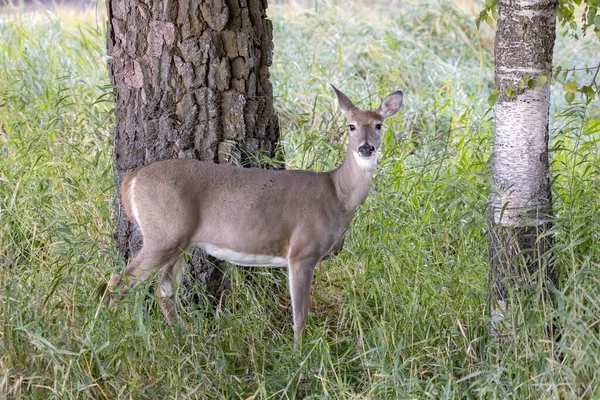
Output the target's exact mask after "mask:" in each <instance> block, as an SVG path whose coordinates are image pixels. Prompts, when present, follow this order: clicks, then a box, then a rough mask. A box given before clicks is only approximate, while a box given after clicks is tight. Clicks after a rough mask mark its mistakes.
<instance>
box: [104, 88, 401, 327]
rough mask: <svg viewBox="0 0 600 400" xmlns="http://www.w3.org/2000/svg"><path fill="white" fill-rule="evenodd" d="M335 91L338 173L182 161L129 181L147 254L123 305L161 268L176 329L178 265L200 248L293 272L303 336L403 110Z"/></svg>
mask: <svg viewBox="0 0 600 400" xmlns="http://www.w3.org/2000/svg"><path fill="white" fill-rule="evenodd" d="M333 89H334V91H335V94H336V95H337V99H338V102H339V105H340V108H341V110H342V112H343V113H344V115H345V116H346V119H347V120H348V127H349V132H350V134H349V140H348V151H347V154H346V158H345V160H344V163H343V164H342V165H341V166H340V167H339V168H337V169H334V170H333V171H329V172H310V171H273V170H263V169H247V168H239V167H234V166H230V165H219V164H213V163H210V162H201V161H195V160H189V159H176V160H165V161H158V162H155V163H152V164H149V165H146V166H144V167H141V168H138V169H137V170H135V171H133V172H132V173H131V174H129V175H128V176H127V177H126V178H125V179H124V180H123V183H122V184H121V196H122V200H123V205H124V206H125V211H126V213H127V216H128V217H129V219H130V220H133V221H135V222H136V223H137V224H138V226H139V229H140V231H141V233H142V237H143V247H142V249H141V250H140V251H139V253H138V254H137V255H136V256H135V257H134V258H132V259H131V260H130V262H129V265H128V266H127V268H126V270H125V272H124V274H125V275H127V276H128V280H129V282H128V285H127V287H125V288H124V289H123V290H122V291H121V293H120V297H121V298H122V296H123V295H124V294H125V292H126V291H127V290H129V289H133V288H135V287H136V286H137V285H138V284H140V283H141V282H142V281H144V280H145V279H147V278H148V277H149V275H150V274H151V272H152V271H155V270H158V269H160V268H163V271H162V277H161V279H160V282H159V284H158V287H157V290H156V292H157V294H158V296H159V297H160V304H161V309H162V311H163V313H164V316H165V319H166V320H167V322H169V323H170V322H171V321H172V320H173V318H174V317H175V315H176V313H177V308H176V296H175V295H176V287H175V285H176V278H177V269H178V262H179V258H180V256H181V254H182V251H185V250H187V249H188V248H190V247H194V246H198V247H201V248H202V249H204V251H205V252H206V253H208V254H210V255H212V256H214V257H217V258H220V259H222V260H226V261H229V262H230V263H233V264H238V265H243V266H270V267H284V266H287V267H288V273H289V287H290V293H291V297H292V312H293V318H294V332H295V335H296V338H298V337H299V336H301V333H302V331H303V329H304V327H305V325H306V319H307V314H308V304H309V292H310V283H311V280H312V277H313V271H314V268H315V266H316V265H317V263H318V262H319V261H320V260H321V258H323V256H325V255H326V254H327V253H328V252H330V251H331V250H332V249H334V248H335V247H337V246H338V245H339V241H340V240H341V236H342V234H343V233H344V231H345V230H346V229H347V228H348V226H349V225H350V222H351V221H352V217H353V216H354V213H355V212H356V209H357V208H358V206H360V205H361V204H362V203H363V202H364V201H365V199H366V198H367V196H368V194H369V190H370V188H371V180H372V179H373V172H374V170H375V167H376V165H377V151H378V149H379V145H380V141H381V129H382V123H383V121H384V120H385V119H386V118H390V117H392V116H394V115H395V114H396V113H397V112H398V111H399V110H400V107H401V106H402V92H400V91H398V92H394V93H392V94H390V95H389V96H387V97H386V98H385V99H384V100H383V102H382V104H381V106H380V107H379V109H377V110H376V111H363V110H360V109H358V108H357V107H356V106H354V104H352V102H351V101H350V100H349V99H348V97H346V95H344V94H343V93H342V92H340V91H339V90H337V89H336V88H335V87H334V88H333ZM119 281H120V276H119V275H118V274H115V275H113V276H111V279H110V282H109V284H108V286H109V289H111V290H114V289H115V288H116V287H117V285H118V284H119ZM114 306H115V302H114V301H112V300H111V307H114Z"/></svg>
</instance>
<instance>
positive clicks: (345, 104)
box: [331, 85, 356, 116]
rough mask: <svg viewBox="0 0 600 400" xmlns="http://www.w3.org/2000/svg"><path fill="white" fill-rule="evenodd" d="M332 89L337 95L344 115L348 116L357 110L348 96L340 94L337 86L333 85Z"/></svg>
mask: <svg viewBox="0 0 600 400" xmlns="http://www.w3.org/2000/svg"><path fill="white" fill-rule="evenodd" d="M331 87H332V88H333V91H334V92H335V95H336V96H337V99H338V103H339V105H340V109H341V110H342V112H343V113H344V115H346V116H348V115H347V114H348V113H349V112H350V111H352V110H354V109H355V108H356V106H355V105H354V104H353V103H352V101H350V99H349V98H348V96H346V95H345V94H344V93H342V92H340V91H339V90H338V89H337V88H336V87H335V86H333V85H331Z"/></svg>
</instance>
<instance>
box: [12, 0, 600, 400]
mask: <svg viewBox="0 0 600 400" xmlns="http://www.w3.org/2000/svg"><path fill="white" fill-rule="evenodd" d="M393 4H394V3H391V5H386V4H385V3H383V4H382V5H381V6H380V7H371V8H360V7H358V6H353V5H348V4H337V3H335V2H318V3H317V2H315V3H314V4H312V3H311V6H310V7H307V8H301V7H298V6H295V5H294V4H284V5H274V6H271V7H270V8H269V13H270V16H271V18H273V20H274V27H275V45H276V49H275V50H276V53H275V54H276V57H275V63H274V65H273V66H272V68H271V73H272V80H273V85H274V90H275V94H276V107H277V109H278V112H279V115H280V117H281V121H282V129H283V132H284V142H285V149H286V158H287V162H288V164H289V166H290V167H298V168H310V169H314V170H324V169H327V168H330V167H332V166H334V165H335V164H336V163H338V162H340V160H341V159H342V157H343V155H344V141H345V138H344V131H345V127H344V122H343V120H342V118H341V116H340V113H339V112H338V111H337V107H336V105H335V104H334V101H333V94H332V92H331V90H330V89H329V87H328V84H329V83H333V84H335V85H336V86H338V87H339V88H340V89H342V90H344V92H346V93H347V94H348V95H349V96H350V97H351V98H352V99H356V100H357V101H356V102H357V103H358V104H360V105H361V106H364V107H367V106H372V107H376V106H378V102H379V101H380V100H381V98H382V97H384V96H385V95H386V94H387V93H388V92H391V91H394V90H398V89H401V90H403V91H404V93H405V105H404V109H403V112H402V113H401V116H398V117H396V118H394V119H393V120H390V121H388V122H387V123H386V129H387V131H386V133H385V137H384V155H383V157H382V158H381V167H380V168H379V170H378V172H377V176H376V180H375V184H374V189H373V192H372V194H371V196H370V198H369V199H368V201H367V202H366V204H365V205H364V206H363V207H361V208H360V210H359V212H358V215H357V217H356V219H355V222H354V224H353V226H352V229H351V230H350V232H349V234H348V238H347V240H346V244H345V247H344V251H343V252H342V253H341V254H340V255H339V256H338V257H335V258H333V259H331V260H329V261H327V262H323V263H322V265H321V266H320V267H319V268H318V270H317V273H316V276H315V281H314V284H313V289H312V293H313V299H312V303H311V314H310V318H309V326H308V331H307V336H306V339H305V344H304V346H303V347H302V349H301V350H294V348H293V340H292V329H291V313H290V311H289V306H290V304H289V298H288V293H287V278H286V276H285V273H284V272H282V271H273V270H261V269H253V270H252V271H248V270H244V269H240V268H231V269H230V270H229V271H228V275H229V278H230V279H231V283H232V291H231V294H230V296H228V297H227V298H225V299H224V300H223V302H222V303H221V304H219V306H218V307H217V308H216V309H215V308H214V306H210V304H211V302H209V301H201V302H200V303H201V304H195V303H194V302H191V301H187V300H188V298H189V297H190V296H191V294H190V293H186V292H185V291H184V292H182V293H181V295H182V297H183V300H184V302H186V303H187V304H188V305H187V307H186V308H185V309H184V310H182V320H181V322H180V323H177V324H175V325H173V326H165V325H164V323H163V322H162V317H161V315H160V311H159V309H158V307H157V305H156V303H155V299H154V298H153V297H152V296H148V293H149V292H150V291H151V290H150V285H151V284H152V283H149V284H148V285H144V286H142V287H140V288H139V289H138V290H136V291H135V292H134V293H132V294H131V295H129V296H128V297H127V299H126V300H125V301H124V304H123V306H122V308H121V309H120V310H118V311H117V312H116V313H111V312H109V311H108V310H107V309H106V308H105V307H102V306H101V305H100V304H99V302H98V299H97V297H96V295H97V293H96V292H95V290H96V288H97V287H98V286H99V284H100V283H101V282H103V281H105V280H106V279H107V278H108V276H109V275H110V273H111V272H112V271H114V270H116V269H118V268H122V266H123V262H122V261H121V260H119V259H118V257H117V256H116V254H115V252H114V250H113V239H112V232H113V226H112V221H113V218H112V215H111V212H112V211H111V204H112V200H113V196H114V190H115V188H114V178H113V171H112V166H111V161H112V158H111V146H112V143H111V135H112V128H113V125H114V116H113V104H112V99H111V97H110V96H111V95H110V93H111V90H110V88H109V87H108V83H109V82H108V77H107V71H106V67H105V51H104V40H105V39H104V31H103V29H98V28H97V27H96V26H95V25H94V24H93V21H94V17H93V14H90V13H87V14H76V15H75V17H74V16H73V14H69V19H68V21H65V19H64V17H63V15H62V14H58V15H54V14H35V15H32V14H29V15H10V16H8V15H2V20H1V21H0V38H2V40H1V41H0V156H1V161H0V246H1V248H0V268H1V269H0V280H1V284H0V397H6V398H60V399H66V398H93V399H97V398H111V399H112V398H132V399H138V398H161V399H162V398H207V399H213V398H241V399H246V398H252V396H255V397H254V398H256V399H258V398H261V399H262V398H305V397H312V398H338V399H349V398H382V399H385V398H390V399H392V398H472V397H484V398H507V397H510V398H596V397H598V396H600V389H598V387H599V382H598V379H599V375H600V373H599V372H597V371H598V370H600V368H598V366H599V365H600V343H599V342H600V334H599V333H600V297H599V295H598V293H600V290H599V289H600V276H599V274H598V271H599V269H598V263H600V259H599V258H600V247H599V246H598V245H597V242H598V241H597V236H598V233H597V232H599V228H600V226H599V225H600V218H599V217H600V215H599V206H598V200H597V199H598V198H600V197H599V195H600V193H599V192H600V180H599V179H598V176H599V174H598V166H597V165H598V161H599V160H598V158H599V152H598V150H599V149H598V146H599V145H600V144H599V143H598V140H599V139H598V138H599V137H600V135H599V133H600V132H599V131H600V122H599V121H600V120H599V116H600V114H599V112H598V103H597V102H596V103H592V104H590V105H588V106H584V105H582V104H575V105H572V106H569V107H567V106H566V104H565V103H564V101H563V100H562V98H561V96H560V94H559V93H558V95H555V96H554V98H553V123H552V143H551V149H552V153H551V154H552V170H553V177H554V178H553V184H554V201H555V211H556V216H557V218H556V224H555V227H554V233H555V235H556V240H557V243H556V248H555V252H554V255H555V258H556V262H557V265H558V266H559V269H560V271H561V287H560V290H559V291H558V292H557V293H556V301H557V307H556V309H555V310H554V311H549V310H548V309H547V308H544V307H539V308H536V307H533V308H532V307H523V311H524V310H525V309H527V310H528V311H527V314H525V315H524V317H525V320H524V321H523V323H522V324H521V325H520V326H521V329H520V330H519V332H517V333H516V337H517V339H518V340H516V341H515V342H514V343H507V344H504V345H502V346H503V347H502V348H501V349H494V348H492V347H491V346H489V343H487V324H488V320H487V316H486V304H487V244H486V215H487V209H488V198H489V190H490V189H489V176H490V170H489V169H490V156H491V137H492V129H493V125H492V124H493V121H492V115H493V114H492V112H491V110H490V109H489V106H488V104H487V101H486V99H487V97H488V95H489V93H490V92H491V90H492V87H493V63H492V42H493V37H492V35H491V33H490V32H489V31H487V30H484V31H477V30H476V28H475V23H474V20H475V15H476V14H475V13H476V12H477V7H478V6H477V5H476V4H473V3H471V2H467V1H460V2H452V3H451V2H431V3H428V4H420V3H419V2H406V3H403V5H402V7H399V6H394V5H393ZM390 7H391V8H390ZM315 8H316V9H317V11H315ZM77 16H79V18H81V19H82V20H85V21H86V22H85V23H83V24H81V25H78V24H77V23H75V22H73V21H76V20H77V18H78V17H77ZM90 22H91V24H90ZM557 46H558V47H557V52H556V54H557V60H556V62H557V63H561V64H563V65H566V66H568V63H569V62H571V60H572V57H571V56H570V55H569V54H571V55H572V54H573V53H574V52H576V53H577V54H591V55H593V54H597V53H598V46H597V45H596V44H594V43H593V42H590V41H587V42H580V43H575V44H573V42H569V41H568V40H566V39H560V40H559V43H558V45H557ZM574 49H575V50H574ZM577 49H579V52H577V51H576V50H577ZM594 52H595V53H594ZM561 57H562V58H561ZM578 61H579V60H578ZM591 61H593V59H592V60H591ZM591 61H590V63H591ZM198 291H199V292H200V293H204V292H203V289H202V288H201V287H200V288H198ZM205 296H206V295H205ZM203 300H206V299H203ZM525 300H526V301H529V300H530V299H528V298H526V299H525ZM518 311H519V310H518V309H517V310H516V312H515V316H514V317H515V318H523V315H519V312H518ZM549 321H556V322H557V323H558V324H559V325H560V326H561V327H562V338H561V340H560V341H559V342H558V343H555V342H551V341H549V340H548V338H547V335H546V333H545V326H546V325H547V323H548V322H549Z"/></svg>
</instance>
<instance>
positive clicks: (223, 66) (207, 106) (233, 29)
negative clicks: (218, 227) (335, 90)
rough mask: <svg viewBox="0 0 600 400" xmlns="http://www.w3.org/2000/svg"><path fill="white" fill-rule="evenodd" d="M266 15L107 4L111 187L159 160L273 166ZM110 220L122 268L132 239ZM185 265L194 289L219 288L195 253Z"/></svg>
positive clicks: (232, 0)
mask: <svg viewBox="0 0 600 400" xmlns="http://www.w3.org/2000/svg"><path fill="white" fill-rule="evenodd" d="M266 7H267V2H266V0H262V1H261V0H107V9H108V22H107V46H108V56H109V60H108V65H109V73H110V76H111V80H112V82H113V84H114V85H115V87H116V103H117V104H116V119H117V124H116V128H115V152H114V157H115V158H114V165H115V170H116V173H117V184H120V182H121V180H122V179H123V177H124V176H125V175H126V174H128V173H129V172H131V171H132V170H134V169H135V168H137V167H138V166H141V165H145V164H148V163H150V162H153V161H157V160H162V159H168V158H178V157H179V158H196V159H200V160H208V161H213V162H218V163H231V162H235V163H240V164H242V165H254V162H253V160H257V159H259V157H258V156H259V153H260V154H265V153H266V155H268V156H270V157H273V156H275V149H276V145H277V143H278V140H279V126H278V120H277V117H276V115H275V113H274V110H273V94H272V87H271V83H270V81H269V70H268V67H269V66H270V65H271V61H272V57H273V42H272V24H271V21H270V20H268V19H266V13H265V10H266ZM116 215H117V232H116V240H117V248H118V250H119V252H120V253H121V254H122V255H123V256H124V257H125V258H126V259H127V258H129V257H130V256H131V255H132V254H134V253H136V252H137V251H138V250H139V248H140V246H141V238H140V235H139V233H138V232H137V228H136V227H135V226H134V224H132V223H131V222H129V221H127V219H126V218H125V213H124V211H123V208H122V206H121V203H120V200H118V199H117V202H116ZM191 259H192V265H193V266H192V272H193V275H194V276H195V277H196V278H197V279H199V280H201V281H213V282H212V283H213V286H214V281H215V280H216V281H218V280H220V277H219V276H213V275H214V274H213V271H214V270H215V269H214V266H215V263H214V262H206V259H205V257H204V256H203V255H202V254H201V252H200V251H199V250H195V251H194V252H193V253H192V257H191ZM209 283H210V282H209Z"/></svg>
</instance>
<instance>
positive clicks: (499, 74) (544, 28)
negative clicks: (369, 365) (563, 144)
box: [489, 0, 557, 338]
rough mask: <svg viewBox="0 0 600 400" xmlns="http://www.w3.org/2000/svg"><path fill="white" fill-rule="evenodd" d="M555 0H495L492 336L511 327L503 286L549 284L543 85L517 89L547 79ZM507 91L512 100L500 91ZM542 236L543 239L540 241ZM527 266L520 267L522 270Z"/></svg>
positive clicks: (546, 101)
mask: <svg viewBox="0 0 600 400" xmlns="http://www.w3.org/2000/svg"><path fill="white" fill-rule="evenodd" d="M556 5H557V1H556V0H499V1H498V25H497V31H496V42H495V56H496V60H495V63H496V64H495V67H496V89H497V90H498V91H499V92H500V96H499V97H498V103H497V104H496V108H495V119H496V127H495V132H494V153H493V164H492V191H493V193H492V201H491V210H490V218H489V224H490V225H489V229H490V230H489V257H490V284H491V287H490V291H491V298H490V310H489V312H490V316H491V318H492V323H491V327H490V328H491V332H492V334H493V335H494V336H495V337H496V338H498V336H500V337H504V336H506V335H509V334H510V333H511V332H513V331H514V330H513V329H511V328H509V327H508V326H505V325H506V324H507V323H508V322H510V319H507V320H504V318H503V317H504V315H505V313H506V312H507V310H508V309H509V308H510V302H509V287H511V286H512V287H513V288H516V287H518V284H517V283H518V282H529V283H533V281H532V279H533V280H535V276H538V272H540V266H541V265H543V266H544V267H543V268H544V269H543V270H541V272H542V273H545V274H546V279H547V280H548V281H550V282H552V281H553V280H554V271H553V270H552V268H551V266H550V267H548V268H546V267H545V266H546V265H548V260H549V259H548V257H547V254H549V249H550V248H551V245H552V239H551V237H550V236H548V235H543V234H544V233H545V232H546V231H547V229H549V227H550V225H551V211H552V207H551V192H550V171H549V164H548V114H549V107H550V88H549V86H548V85H544V86H541V87H536V88H535V89H529V88H528V87H527V86H525V88H524V89H519V87H518V85H517V83H518V82H519V81H522V80H523V79H524V77H525V75H527V76H528V77H529V78H528V79H531V78H533V79H535V78H537V76H539V75H546V76H548V75H550V73H551V70H550V68H551V64H552V53H553V50H554V39H555V35H556V33H555V29H556ZM508 88H511V89H512V90H513V91H514V92H515V93H516V95H515V96H513V97H512V98H511V97H509V96H508V95H507V94H506V92H507V89H508ZM540 235H542V236H540ZM524 264H525V265H526V270H524V269H523V265H524Z"/></svg>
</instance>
